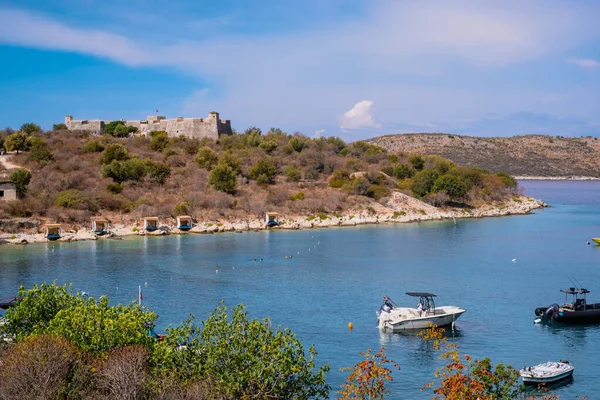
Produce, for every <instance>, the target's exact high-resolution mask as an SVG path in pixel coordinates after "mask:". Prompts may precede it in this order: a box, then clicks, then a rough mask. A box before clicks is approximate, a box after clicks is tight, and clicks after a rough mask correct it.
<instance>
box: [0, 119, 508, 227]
mask: <svg viewBox="0 0 600 400" xmlns="http://www.w3.org/2000/svg"><path fill="white" fill-rule="evenodd" d="M30 125H34V126H35V124H24V125H23V127H22V129H21V130H20V131H16V132H5V134H4V135H3V136H2V137H1V138H2V141H3V143H4V146H5V147H6V148H7V149H8V150H17V151H18V152H19V154H15V155H13V156H12V157H11V162H13V163H15V164H18V165H21V166H23V168H24V169H20V170H11V171H10V177H11V179H12V180H13V181H14V182H15V183H17V187H18V189H19V197H20V199H19V200H16V201H10V202H4V203H3V204H2V205H1V208H0V212H1V213H2V214H0V216H2V217H4V218H7V217H32V216H33V217H41V218H44V219H48V220H52V221H57V222H65V223H83V222H87V221H89V217H91V216H94V215H99V214H100V215H104V216H105V217H108V218H109V219H111V220H113V221H119V222H120V223H127V222H128V221H135V220H139V218H140V217H143V216H159V217H174V216H176V215H183V214H189V215H192V216H193V217H194V218H196V219H197V220H204V221H209V220H232V219H244V218H248V217H251V218H262V217H263V216H264V213H265V212H266V211H277V212H280V213H284V214H287V215H314V214H316V213H324V214H338V213H341V212H344V211H347V210H351V209H353V210H357V209H358V210H366V211H369V212H371V211H373V207H371V206H370V205H376V204H375V202H379V203H380V204H386V203H387V202H388V201H389V198H390V195H391V193H392V191H402V192H404V193H406V194H409V195H413V196H415V197H417V198H419V199H423V200H425V201H427V202H429V203H430V204H433V205H435V206H441V205H455V206H460V207H463V206H473V207H476V206H477V205H478V204H481V203H482V202H490V201H500V200H503V199H506V198H509V197H510V196H512V194H514V190H515V189H516V182H515V181H514V179H513V178H511V177H510V176H508V175H506V174H503V173H498V174H490V173H488V172H486V171H484V170H481V169H474V168H463V167H459V166H456V165H455V164H454V163H452V162H451V161H449V160H446V159H443V158H441V157H439V156H420V155H418V154H415V153H412V152H411V153H407V152H397V151H386V150H385V149H383V148H381V147H378V146H375V145H373V144H369V143H367V142H364V141H359V142H355V143H352V144H348V143H345V142H344V141H343V140H342V139H340V138H337V137H329V138H319V139H310V138H308V137H306V136H303V135H301V134H299V133H296V134H293V135H289V134H286V133H285V132H282V131H281V130H279V129H276V128H272V129H271V130H269V132H267V133H266V134H262V132H261V131H260V129H258V128H249V129H247V130H246V131H245V132H244V133H242V134H233V135H231V136H223V137H221V139H220V140H219V141H213V140H209V139H204V140H198V139H190V138H185V137H179V138H170V137H168V136H167V134H166V133H165V132H161V131H154V132H151V133H150V135H149V136H148V137H143V136H139V135H136V134H135V133H125V134H121V133H118V134H117V133H116V132H115V134H103V135H100V136H95V135H91V134H89V133H87V132H77V131H67V130H64V129H60V128H62V127H61V126H57V127H56V128H57V129H58V130H56V131H50V132H45V133H42V132H41V131H40V130H35V129H33V130H31V129H26V128H28V127H30ZM28 130H29V131H28ZM121 136H125V137H121ZM0 144H1V143H0Z"/></svg>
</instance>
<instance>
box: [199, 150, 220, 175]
mask: <svg viewBox="0 0 600 400" xmlns="http://www.w3.org/2000/svg"><path fill="white" fill-rule="evenodd" d="M194 161H196V163H197V164H198V166H199V167H200V168H205V169H207V170H209V171H210V170H211V168H212V167H214V166H215V165H217V162H218V161H219V156H218V155H217V153H216V152H215V151H214V150H213V149H211V148H210V147H208V146H203V147H201V148H200V150H198V154H197V155H196V158H194Z"/></svg>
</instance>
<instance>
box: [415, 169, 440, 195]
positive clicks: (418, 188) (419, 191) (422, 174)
mask: <svg viewBox="0 0 600 400" xmlns="http://www.w3.org/2000/svg"><path fill="white" fill-rule="evenodd" d="M437 178H438V174H437V173H436V172H435V171H432V170H430V169H429V168H425V169H424V170H422V171H419V172H417V173H416V174H415V176H414V177H413V178H412V183H411V189H412V191H413V193H414V194H416V195H417V196H420V197H424V196H426V195H427V193H429V192H431V189H432V188H433V185H434V183H435V181H436V179H437Z"/></svg>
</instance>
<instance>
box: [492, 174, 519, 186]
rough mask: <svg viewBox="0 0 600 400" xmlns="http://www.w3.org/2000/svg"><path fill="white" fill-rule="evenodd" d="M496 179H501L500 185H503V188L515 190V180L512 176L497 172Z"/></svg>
mask: <svg viewBox="0 0 600 400" xmlns="http://www.w3.org/2000/svg"><path fill="white" fill-rule="evenodd" d="M496 176H497V177H499V178H500V179H502V183H504V186H505V187H507V188H509V189H516V188H517V180H516V179H515V178H513V177H512V176H510V175H508V174H506V173H504V172H498V173H497V174H496Z"/></svg>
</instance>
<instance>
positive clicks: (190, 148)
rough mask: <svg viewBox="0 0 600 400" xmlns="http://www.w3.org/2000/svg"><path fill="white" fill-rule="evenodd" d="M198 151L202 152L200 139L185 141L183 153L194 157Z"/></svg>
mask: <svg viewBox="0 0 600 400" xmlns="http://www.w3.org/2000/svg"><path fill="white" fill-rule="evenodd" d="M198 150H200V141H199V140H198V139H196V138H193V139H188V138H186V139H185V142H184V144H183V151H185V153H186V154H189V155H190V156H193V155H194V154H197V153H198Z"/></svg>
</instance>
